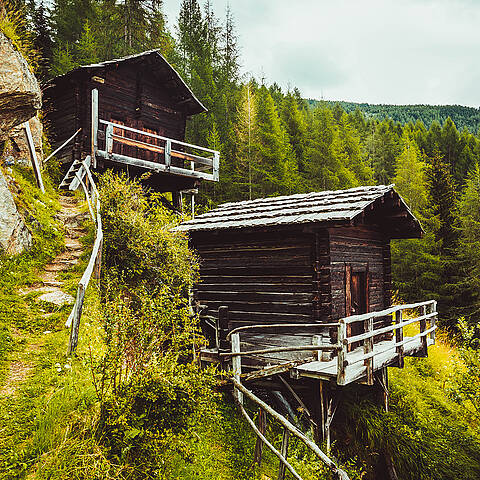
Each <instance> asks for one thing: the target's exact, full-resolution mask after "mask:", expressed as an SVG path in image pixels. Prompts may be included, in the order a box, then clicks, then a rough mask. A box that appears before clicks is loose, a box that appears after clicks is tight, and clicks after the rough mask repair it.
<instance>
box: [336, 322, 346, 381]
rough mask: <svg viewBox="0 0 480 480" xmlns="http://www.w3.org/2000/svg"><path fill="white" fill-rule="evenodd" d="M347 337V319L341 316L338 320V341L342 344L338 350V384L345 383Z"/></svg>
mask: <svg viewBox="0 0 480 480" xmlns="http://www.w3.org/2000/svg"><path fill="white" fill-rule="evenodd" d="M346 337H347V328H346V325H345V320H344V319H343V318H341V319H340V320H339V321H338V327H337V343H338V345H340V349H339V350H338V352H337V384H338V385H345V367H346V358H345V357H346V354H347V345H345V340H346Z"/></svg>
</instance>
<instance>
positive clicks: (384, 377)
mask: <svg viewBox="0 0 480 480" xmlns="http://www.w3.org/2000/svg"><path fill="white" fill-rule="evenodd" d="M380 379H381V382H382V388H383V408H384V409H385V411H386V412H388V399H389V393H388V369H387V367H383V368H382V369H381V370H380Z"/></svg>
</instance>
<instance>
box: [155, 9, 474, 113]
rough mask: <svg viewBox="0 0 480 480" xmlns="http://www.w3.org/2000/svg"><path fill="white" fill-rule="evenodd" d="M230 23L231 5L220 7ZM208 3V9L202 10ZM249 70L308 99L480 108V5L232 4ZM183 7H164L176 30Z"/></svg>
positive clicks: (222, 15) (221, 15)
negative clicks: (179, 12)
mask: <svg viewBox="0 0 480 480" xmlns="http://www.w3.org/2000/svg"><path fill="white" fill-rule="evenodd" d="M211 1H212V3H213V7H214V10H215V12H216V13H217V15H218V16H219V17H221V18H222V19H223V18H224V11H225V7H226V4H227V2H228V0H211ZM202 3H203V2H202ZM228 3H229V4H230V7H231V9H232V11H233V14H234V17H235V23H236V27H237V34H238V37H239V43H240V47H241V59H242V69H243V71H244V72H248V73H250V74H252V75H253V76H255V77H256V78H258V79H260V78H261V77H264V78H265V80H266V82H267V83H272V82H273V81H276V82H277V83H279V84H280V85H281V86H282V87H284V88H286V87H288V86H291V87H294V86H297V87H298V88H299V89H300V91H301V92H302V95H303V96H304V97H311V98H317V99H319V98H321V97H322V95H323V98H325V99H327V100H349V101H355V102H368V103H394V104H415V103H425V104H461V105H470V106H473V107H477V108H478V107H479V106H480V62H479V52H480V0H396V1H394V0H328V1H327V0H230V1H229V2H228ZM179 5H180V0H164V10H165V13H166V14H167V17H168V20H169V24H170V26H172V25H174V24H175V23H176V19H177V16H178V10H179Z"/></svg>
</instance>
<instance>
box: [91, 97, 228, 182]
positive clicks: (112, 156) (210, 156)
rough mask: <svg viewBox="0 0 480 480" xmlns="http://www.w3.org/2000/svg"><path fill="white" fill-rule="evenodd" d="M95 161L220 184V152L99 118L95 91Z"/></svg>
mask: <svg viewBox="0 0 480 480" xmlns="http://www.w3.org/2000/svg"><path fill="white" fill-rule="evenodd" d="M92 153H93V155H92V158H93V159H94V167H95V158H96V156H98V157H100V158H103V159H105V160H110V161H113V162H117V163H120V164H126V165H131V166H134V167H139V168H143V169H145V170H150V171H153V172H155V173H170V174H173V175H179V176H183V177H189V178H198V179H203V180H210V181H214V182H217V181H218V179H219V165H220V153H219V152H218V151H217V150H212V149H210V148H205V147H200V146H198V145H192V144H190V143H186V142H182V141H180V140H176V139H173V138H168V137H164V136H162V135H157V134H156V133H153V132H151V131H146V130H139V129H136V128H132V127H129V126H127V125H122V124H120V123H116V122H112V121H107V120H103V119H100V118H99V117H98V91H97V90H93V91H92Z"/></svg>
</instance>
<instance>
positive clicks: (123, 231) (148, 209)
mask: <svg viewBox="0 0 480 480" xmlns="http://www.w3.org/2000/svg"><path fill="white" fill-rule="evenodd" d="M99 187H100V195H101V198H102V211H101V214H102V221H103V225H104V231H105V237H104V250H103V251H104V258H105V264H106V266H107V268H108V269H109V270H110V273H111V275H113V276H114V277H121V278H122V279H123V281H125V282H127V283H128V284H130V285H131V286H138V285H143V286H145V287H146V288H148V290H149V291H150V292H152V291H154V290H155V288H157V287H159V288H163V287H164V286H168V288H169V289H170V290H171V291H172V294H177V293H182V294H183V295H184V296H186V294H187V292H188V288H189V287H190V286H191V285H192V284H193V281H194V279H195V274H196V271H197V261H196V259H195V257H194V255H193V254H192V253H191V252H190V251H189V250H188V243H187V239H186V237H185V236H183V235H181V234H178V233H173V232H171V228H172V227H173V226H175V225H176V224H177V223H178V222H179V221H180V218H179V217H178V216H176V215H175V214H174V213H173V212H171V211H170V210H168V209H167V208H165V207H164V206H163V205H162V204H161V202H160V200H159V195H158V194H151V195H150V196H148V197H147V196H146V194H145V192H144V191H143V190H142V187H141V185H140V183H139V181H137V180H129V179H128V178H127V177H126V176H125V175H124V174H121V175H116V174H114V173H112V172H110V171H108V172H106V173H105V174H104V175H103V176H102V177H101V178H100V182H99Z"/></svg>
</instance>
